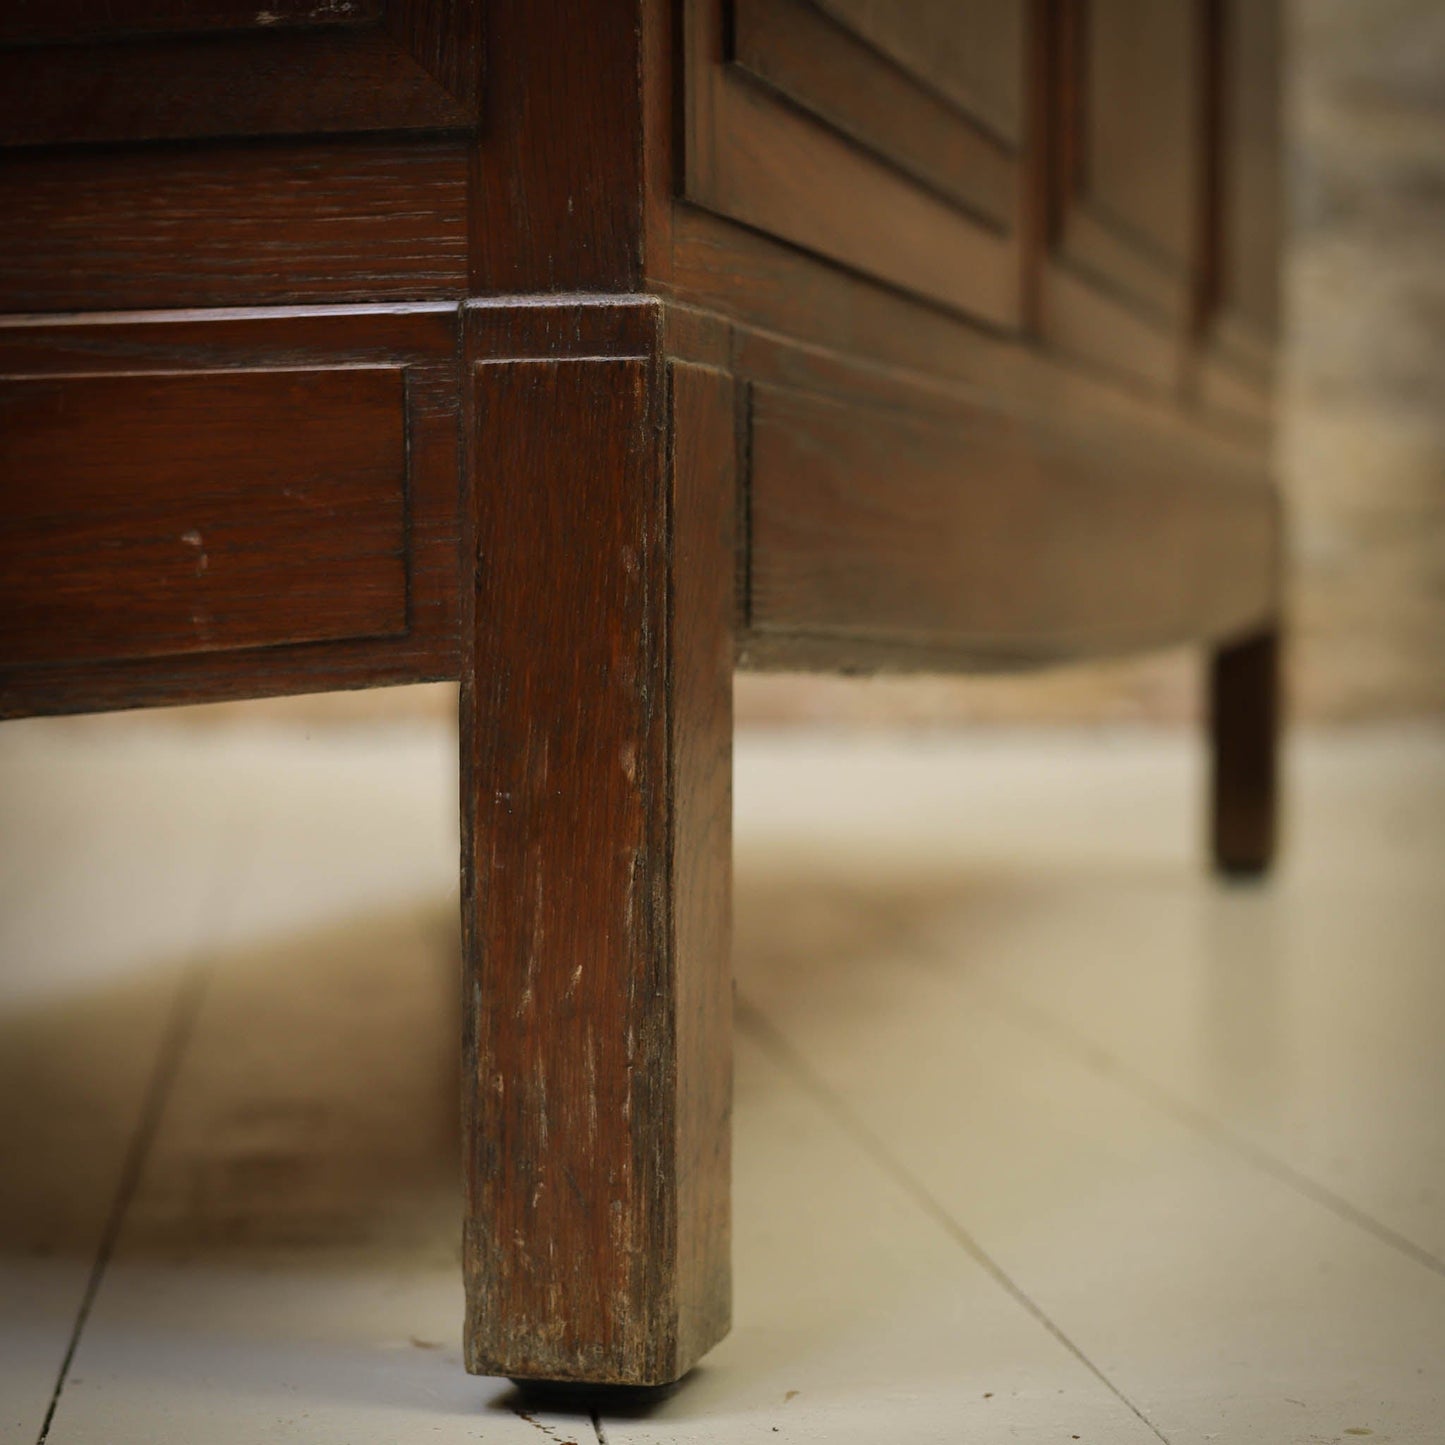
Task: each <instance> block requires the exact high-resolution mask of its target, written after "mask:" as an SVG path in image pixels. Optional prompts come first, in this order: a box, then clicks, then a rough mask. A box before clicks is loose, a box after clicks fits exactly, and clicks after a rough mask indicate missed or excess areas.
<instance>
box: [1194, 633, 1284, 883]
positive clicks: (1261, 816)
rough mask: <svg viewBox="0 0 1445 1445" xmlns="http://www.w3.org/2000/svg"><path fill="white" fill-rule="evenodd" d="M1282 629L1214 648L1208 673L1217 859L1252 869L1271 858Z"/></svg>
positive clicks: (1229, 867)
mask: <svg viewBox="0 0 1445 1445" xmlns="http://www.w3.org/2000/svg"><path fill="white" fill-rule="evenodd" d="M1279 692H1280V682H1279V631H1278V629H1277V628H1274V627H1272V628H1269V629H1267V630H1265V631H1262V632H1258V633H1255V634H1254V635H1253V636H1251V637H1247V638H1244V639H1243V640H1241V641H1238V642H1234V643H1231V644H1229V645H1228V646H1225V647H1221V648H1219V649H1218V650H1217V651H1216V652H1214V654H1213V655H1212V659H1211V664H1210V674H1209V733H1210V752H1211V764H1212V787H1211V794H1212V829H1213V848H1214V862H1215V866H1216V867H1217V868H1218V869H1219V870H1220V871H1221V872H1222V873H1226V874H1230V875H1234V876H1239V877H1254V876H1257V875H1259V874H1261V873H1264V872H1266V871H1267V870H1268V868H1269V866H1270V864H1271V863H1272V862H1273V860H1274V851H1275V839H1276V832H1277V822H1276V818H1277V813H1278V792H1279V777H1278V772H1279V728H1280V698H1279Z"/></svg>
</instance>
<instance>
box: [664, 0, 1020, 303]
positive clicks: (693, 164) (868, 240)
mask: <svg viewBox="0 0 1445 1445" xmlns="http://www.w3.org/2000/svg"><path fill="white" fill-rule="evenodd" d="M967 13H968V11H967V7H965V10H964V11H960V12H959V14H958V17H957V21H956V23H957V24H958V25H960V26H964V27H965V29H966V25H965V22H966V19H967ZM936 18H938V21H939V23H941V24H947V23H948V22H947V21H946V17H943V16H942V12H940V16H939V17H936ZM985 28H987V27H985ZM995 43H996V44H997V45H998V46H999V47H1000V51H1001V50H1002V48H1003V47H1005V46H1013V52H1012V53H1007V54H1005V53H997V54H995V53H993V52H992V51H991V53H990V63H991V64H996V65H997V66H999V67H1005V68H1011V69H1013V70H1015V71H1021V70H1022V65H1023V55H1022V41H1021V40H1020V39H1017V38H1016V37H1015V38H1010V35H1009V34H1008V33H1007V27H1005V32H1004V33H1003V34H1002V35H1001V36H1000V37H998V38H997V40H996V42H995ZM684 52H685V66H684V111H685V140H686V144H685V161H684V187H683V188H684V194H685V196H686V198H687V199H688V200H689V201H691V202H693V203H694V204H696V205H699V206H702V207H705V208H706V209H708V210H711V211H713V212H715V213H717V214H719V215H722V216H726V217H728V218H729V219H731V220H734V221H739V222H742V223H743V224H744V225H747V226H750V227H752V228H754V229H756V230H759V231H763V232H766V233H768V234H770V235H773V236H776V237H778V238H779V239H781V240H784V241H786V242H788V243H789V244H791V245H793V246H797V247H800V248H802V249H803V250H806V251H809V252H812V253H813V254H814V255H816V256H819V257H822V258H824V259H826V260H828V261H830V262H833V263H835V264H838V265H841V266H844V267H846V268H848V269H850V270H853V271H856V272H859V273H861V274H862V275H865V276H868V277H871V278H873V279H875V280H878V281H882V282H884V283H886V284H888V285H890V286H893V287H895V288H898V289H900V290H904V291H908V292H911V293H913V294H914V295H917V296H921V297H924V298H926V299H928V300H930V301H932V302H934V303H937V304H941V305H943V306H945V307H947V308H949V309H950V310H953V311H957V312H960V313H962V314H965V315H968V316H970V317H972V318H974V319H977V320H982V321H986V322H988V323H989V324H991V325H993V326H995V327H997V328H1000V329H1011V328H1013V327H1014V326H1016V324H1017V323H1018V320H1019V315H1020V297H1021V279H1022V261H1021V246H1020V243H1019V239H1018V235H1017V229H1018V227H1017V219H1018V216H1017V212H1018V206H1019V187H1018V185H1017V158H1016V156H1015V154H1014V150H1013V147H1012V144H1011V142H1009V141H1007V140H1004V139H1001V138H1000V137H999V136H997V135H995V134H993V133H991V132H990V131H988V130H987V129H986V128H985V127H984V126H983V125H982V124H981V123H980V121H979V120H978V118H977V117H976V116H974V115H970V114H968V113H965V111H964V110H962V109H961V108H960V107H959V106H958V105H957V104H955V102H954V100H952V99H950V98H949V97H946V96H942V95H940V93H939V92H938V91H937V90H936V89H935V88H933V87H932V86H930V85H928V84H927V83H925V82H924V81H923V80H921V79H920V78H919V76H918V75H917V74H915V73H913V72H911V71H910V70H909V69H906V68H904V67H903V66H901V65H900V64H898V63H897V62H896V61H895V60H894V59H893V58H892V57H890V56H889V55H888V54H886V53H884V52H883V51H882V50H880V49H878V48H877V47H876V46H874V45H872V44H871V43H870V41H869V39H868V38H867V37H866V35H865V33H864V32H863V31H862V30H860V29H859V27H858V26H857V25H855V24H852V23H851V22H849V21H848V17H846V16H844V17H840V16H838V15H830V14H829V13H828V12H826V11H825V10H824V9H822V8H819V7H818V6H817V5H812V4H804V3H799V0H776V3H775V4H773V5H768V4H766V3H763V0H742V3H741V4H740V5H738V6H736V7H731V6H728V7H725V6H723V5H722V4H721V3H720V0H689V3H688V4H687V5H686V6H685V8H684Z"/></svg>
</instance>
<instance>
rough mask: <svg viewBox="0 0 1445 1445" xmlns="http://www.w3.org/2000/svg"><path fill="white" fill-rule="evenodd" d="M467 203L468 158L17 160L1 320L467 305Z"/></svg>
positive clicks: (217, 153) (173, 153) (3, 208)
mask: <svg viewBox="0 0 1445 1445" xmlns="http://www.w3.org/2000/svg"><path fill="white" fill-rule="evenodd" d="M466 200H467V158H466V151H465V148H464V147H463V146H461V145H448V144H440V143H438V144H433V143H427V144H418V145H395V144H391V143H385V144H374V145H373V144H369V143H360V142H355V141H336V142H330V143H325V144H318V143H306V144H297V145H292V144H283V145H254V146H250V145H235V144H227V145H217V146H208V147H205V148H183V149H173V148H170V147H163V148H162V147H156V148H151V149H142V150H135V151H123V152H117V151H110V152H106V153H103V154H102V153H94V152H76V153H65V152H57V151H46V152H30V153H22V154H16V155H9V156H7V157H6V158H5V164H4V166H3V167H0V310H3V311H8V312H52V311H106V310H114V311H127V310H143V309H145V310H150V309H174V308H178V307H187V306H251V305H262V304H277V303H284V302H303V301H343V300H350V301H387V300H398V301H399V300H418V299H421V298H426V297H457V296H460V295H462V294H463V292H464V291H465V290H466V277H467V222H466V214H467V210H466Z"/></svg>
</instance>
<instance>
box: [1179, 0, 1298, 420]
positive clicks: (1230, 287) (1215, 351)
mask: <svg viewBox="0 0 1445 1445" xmlns="http://www.w3.org/2000/svg"><path fill="white" fill-rule="evenodd" d="M1208 17H1209V21H1210V27H1211V32H1210V36H1209V42H1210V43H1209V61H1210V66H1209V77H1208V83H1209V86H1210V95H1209V117H1210V135H1209V145H1210V156H1209V161H1210V170H1209V185H1208V189H1207V194H1208V199H1209V214H1208V217H1207V225H1206V227H1205V239H1204V261H1203V272H1202V276H1201V284H1200V305H1199V321H1200V349H1201V353H1202V354H1201V356H1200V364H1199V367H1198V376H1197V380H1198V394H1199V399H1200V401H1201V402H1202V403H1203V404H1204V405H1205V406H1206V407H1208V408H1209V409H1211V410H1213V411H1215V412H1217V413H1220V414H1226V415H1228V416H1230V417H1231V418H1232V419H1233V420H1234V421H1235V422H1236V424H1238V423H1245V424H1248V423H1250V422H1253V423H1254V424H1256V425H1257V424H1258V422H1259V421H1260V419H1261V418H1262V417H1267V414H1268V409H1269V398H1270V387H1271V381H1272V375H1273V366H1274V352H1275V347H1276V345H1277V340H1278V332H1279V318H1280V265H1279V237H1280V225H1281V218H1280V211H1281V200H1282V198H1281V175H1280V167H1281V159H1282V154H1283V147H1282V136H1281V116H1280V61H1281V42H1282V36H1281V28H1282V17H1281V13H1280V5H1279V4H1278V3H1277V0H1213V3H1211V4H1210V6H1209V8H1208Z"/></svg>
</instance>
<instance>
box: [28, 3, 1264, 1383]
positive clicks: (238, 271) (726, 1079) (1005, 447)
mask: <svg viewBox="0 0 1445 1445" xmlns="http://www.w3.org/2000/svg"><path fill="white" fill-rule="evenodd" d="M1279 41H1280V14H1279V7H1278V5H1277V3H1275V0H1257V3H1256V0H906V3H903V0H325V3H322V0H274V3H272V4H271V5H269V6H267V7H249V6H243V5H241V4H239V3H237V0H134V3H132V4H127V5H125V6H121V5H117V4H114V3H110V0H51V3H46V4H40V3H35V0H22V3H17V4H13V5H10V6H8V7H6V8H5V11H4V14H3V15H0V422H3V424H4V429H3V433H0V716H4V717H11V716H21V715H26V714H37V713H61V712H77V711H87V710H101V709H111V708H125V707H141V706H152V705H158V704H164V703H173V702H197V701H207V700H215V699H220V698H230V697H244V696H260V695H266V694H270V693H285V692H300V691H320V690H328V689H334V688H348V687H369V686H381V685H386V684H390V683H403V682H414V681H420V680H425V679H432V678H458V677H459V678H460V680H461V683H462V713H461V762H462V788H461V812H462V825H463V855H462V875H463V931H464V944H465V955H466V958H465V978H466V982H465V989H464V992H463V995H462V1017H463V1020H464V1028H465V1033H466V1047H465V1068H464V1080H463V1087H464V1095H465V1110H466V1121H467V1133H466V1140H465V1165H466V1169H465V1173H466V1226H465V1241H464V1270H465V1275H466V1294H467V1309H466V1321H465V1344H466V1350H465V1354H466V1361H467V1364H468V1367H469V1368H471V1369H472V1370H474V1371H493V1372H501V1373H505V1374H509V1375H512V1376H515V1377H516V1378H518V1379H525V1380H538V1379H540V1380H570V1381H583V1382H592V1383H599V1384H601V1383H623V1384H630V1385H639V1384H642V1385H650V1384H661V1383H666V1382H669V1381H673V1380H676V1379H678V1378H679V1377H680V1376H681V1375H682V1374H684V1373H685V1372H686V1371H687V1370H688V1369H689V1368H690V1367H691V1366H692V1365H693V1364H694V1363H695V1362H696V1361H697V1360H698V1359H699V1358H700V1357H701V1356H702V1355H703V1354H704V1353H705V1352H706V1351H707V1349H708V1348H709V1347H710V1346H711V1345H712V1344H713V1343H714V1342H715V1341H716V1340H717V1339H718V1338H720V1337H721V1335H722V1334H723V1333H724V1332H725V1331H726V1329H727V1327H728V1319H729V1313H730V1299H729V1273H728V1271H729V1261H728V1243H729V1199H728V1181H729V1149H730V1142H729V1111H730V1103H731V1051H730V1028H731V997H730V977H729V968H728V949H729V884H730V812H731V803H730V787H731V778H730V774H731V737H732V719H731V674H732V670H733V668H734V666H735V665H740V666H750V667H795V668H796V667H801V668H819V669H842V670H845V671H871V670H875V669H885V668H930V669H939V670H943V669H969V668H1015V667H1025V666H1039V665H1043V664H1046V663H1052V662H1059V661H1065V660H1074V659H1082V658H1087V657H1091V656H1097V655H1102V654H1105V653H1115V652H1120V651H1128V650H1134V649H1139V648H1146V647H1155V646H1162V645H1166V644H1175V643H1190V644H1193V645H1195V646H1198V647H1200V648H1201V649H1207V650H1208V651H1209V653H1210V655H1211V657H1212V663H1211V668H1212V671H1211V694H1210V695H1211V721H1210V729H1211V738H1212V743H1213V747H1214V757H1215V766H1214V775H1213V776H1214V784H1213V787H1214V794H1213V796H1214V812H1213V818H1214V822H1213V828H1214V844H1213V846H1214V852H1215V857H1216V860H1217V862H1218V863H1219V865H1220V867H1221V869H1222V870H1224V871H1226V872H1233V873H1244V874H1253V873H1257V872H1259V871H1261V870H1262V869H1264V868H1265V867H1266V866H1267V865H1268V863H1269V860H1270V857H1271V855H1272V850H1273V846H1274V830H1275V823H1274V816H1275V809H1276V806H1277V805H1276V789H1277V767H1278V765H1277V752H1276V750H1277V735H1278V724H1279V706H1278V648H1279V642H1278V637H1279V629H1280V626H1281V622H1280V609H1281V604H1280V548H1279V545H1278V539H1279V533H1280V529H1281V515H1280V513H1281V507H1280V501H1279V497H1278V493H1277V491H1276V489H1275V487H1274V484H1273V479H1272V471H1271V460H1270V442H1271V432H1272V394H1273V383H1274V373H1275V366H1274V348H1275V338H1276V332H1277V322H1278V269H1277V256H1276V250H1277V231H1278V214H1279V143H1278V131H1279V49H1280V46H1279Z"/></svg>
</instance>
